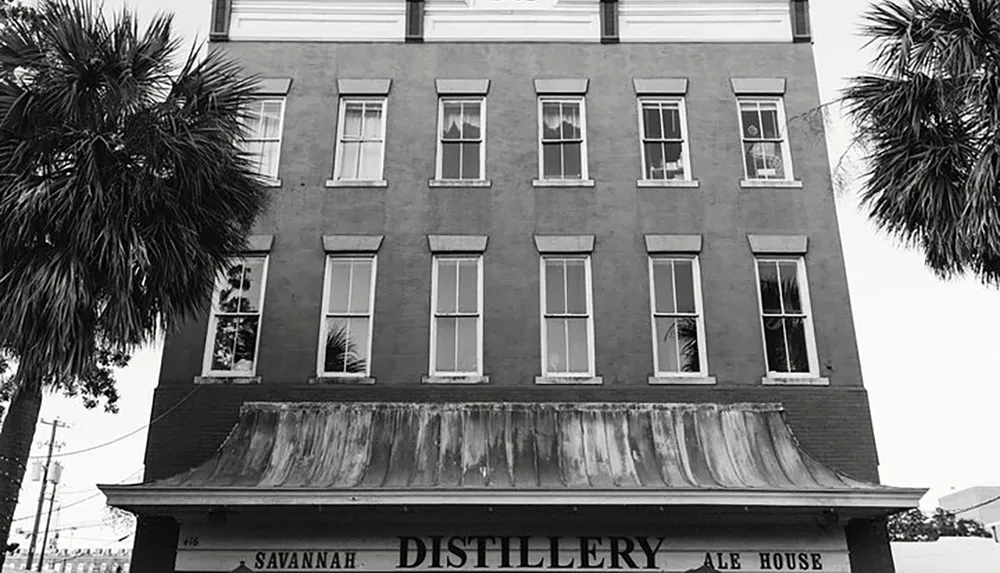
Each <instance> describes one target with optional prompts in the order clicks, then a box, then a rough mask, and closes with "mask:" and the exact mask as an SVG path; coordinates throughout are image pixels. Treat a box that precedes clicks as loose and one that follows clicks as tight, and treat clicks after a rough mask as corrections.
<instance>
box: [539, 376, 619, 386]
mask: <svg viewBox="0 0 1000 573" xmlns="http://www.w3.org/2000/svg"><path fill="white" fill-rule="evenodd" d="M535 384H541V385H559V384H570V385H575V384H586V385H600V384H604V378H603V377H601V376H536V377H535Z"/></svg>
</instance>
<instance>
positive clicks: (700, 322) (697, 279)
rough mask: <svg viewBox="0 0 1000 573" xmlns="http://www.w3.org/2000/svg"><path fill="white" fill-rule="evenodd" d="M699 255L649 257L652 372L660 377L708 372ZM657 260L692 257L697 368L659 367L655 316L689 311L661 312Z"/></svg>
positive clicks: (685, 375)
mask: <svg viewBox="0 0 1000 573" xmlns="http://www.w3.org/2000/svg"><path fill="white" fill-rule="evenodd" d="M698 258H699V257H698V256H697V255H685V254H672V253H664V254H657V255H650V256H649V260H648V265H649V266H648V268H649V314H650V321H649V325H650V329H651V330H650V334H651V337H652V338H651V341H652V343H653V372H654V373H655V374H654V375H655V376H656V377H657V378H704V377H706V376H708V352H707V351H706V349H705V307H704V305H703V304H702V297H701V265H700V264H699V261H698ZM656 261H691V275H692V282H693V284H692V288H693V289H694V310H695V313H696V315H697V316H696V317H695V324H696V325H697V328H698V371H697V372H670V371H665V370H660V355H659V344H657V333H656V319H657V318H659V317H674V318H676V317H684V316H690V314H689V313H678V312H673V313H662V312H661V313H658V312H657V311H656V274H655V273H654V271H653V269H654V264H655V262H656ZM676 281H677V277H676V276H674V284H673V285H671V286H672V288H673V291H674V293H675V295H674V296H675V298H676V292H677V285H676Z"/></svg>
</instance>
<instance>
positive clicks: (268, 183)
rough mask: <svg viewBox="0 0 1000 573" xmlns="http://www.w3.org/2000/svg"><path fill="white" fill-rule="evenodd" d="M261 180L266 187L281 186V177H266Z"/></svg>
mask: <svg viewBox="0 0 1000 573" xmlns="http://www.w3.org/2000/svg"><path fill="white" fill-rule="evenodd" d="M260 182H261V184H262V185H263V186H264V187H281V179H269V178H264V179H261V180H260Z"/></svg>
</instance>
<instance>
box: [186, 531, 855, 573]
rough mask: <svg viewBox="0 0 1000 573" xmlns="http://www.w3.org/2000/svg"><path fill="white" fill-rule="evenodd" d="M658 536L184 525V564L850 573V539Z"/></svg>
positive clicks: (217, 567) (279, 568)
mask: <svg viewBox="0 0 1000 573" xmlns="http://www.w3.org/2000/svg"><path fill="white" fill-rule="evenodd" d="M808 538H809V536H806V539H805V540H798V539H795V538H790V537H786V538H775V539H763V540H762V539H752V538H749V539H744V538H735V537H727V538H711V539H703V540H697V539H683V540H679V539H671V538H669V537H666V536H658V535H652V534H651V535H627V536H625V535H622V536H616V535H606V536H567V535H560V536H545V535H490V534H483V535H398V536H393V537H383V538H375V539H350V538H331V539H322V538H316V537H311V536H310V537H307V538H289V537H287V536H280V534H279V536H275V537H267V536H263V535H260V534H259V533H258V534H257V535H256V536H252V537H248V536H242V535H239V536H229V535H223V536H219V535H216V534H213V533H207V534H206V533H205V532H203V531H197V530H194V529H190V528H187V529H184V530H182V533H181V536H180V539H179V546H178V552H177V563H176V569H177V571H233V570H234V569H236V568H237V567H239V566H240V565H241V564H242V565H243V566H245V567H247V568H249V569H250V570H251V571H273V572H292V571H359V572H372V571H380V572H382V571H396V572H407V571H413V572H438V571H440V572H448V571H511V572H519V571H546V572H566V573H578V572H585V571H586V572H602V571H621V572H628V571H655V572H657V573H665V572H670V573H674V572H677V573H681V572H685V571H690V570H694V569H698V568H699V567H702V566H704V565H711V566H712V567H713V568H714V569H716V570H718V571H741V572H749V573H770V572H772V571H823V572H826V573H849V572H850V564H849V560H848V555H847V548H846V544H845V543H844V541H843V535H842V534H841V536H840V538H839V540H830V541H826V540H824V541H821V542H819V543H813V544H811V545H810V544H809V539H808Z"/></svg>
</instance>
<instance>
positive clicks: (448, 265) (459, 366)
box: [430, 255, 483, 376]
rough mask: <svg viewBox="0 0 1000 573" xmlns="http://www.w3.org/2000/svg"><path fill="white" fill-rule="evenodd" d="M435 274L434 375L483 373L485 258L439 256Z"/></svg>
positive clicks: (433, 273) (431, 358)
mask: <svg viewBox="0 0 1000 573" xmlns="http://www.w3.org/2000/svg"><path fill="white" fill-rule="evenodd" d="M433 264H434V267H433V269H432V272H431V283H432V287H431V293H432V295H431V357H430V372H431V375H436V376H481V375H482V373H483V257H482V256H479V255H476V256H435V257H434V263H433Z"/></svg>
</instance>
